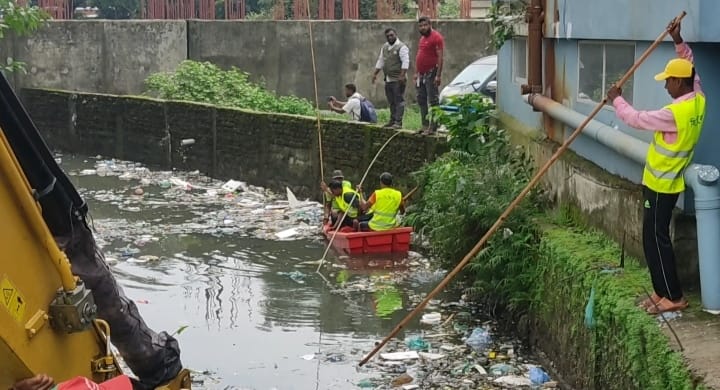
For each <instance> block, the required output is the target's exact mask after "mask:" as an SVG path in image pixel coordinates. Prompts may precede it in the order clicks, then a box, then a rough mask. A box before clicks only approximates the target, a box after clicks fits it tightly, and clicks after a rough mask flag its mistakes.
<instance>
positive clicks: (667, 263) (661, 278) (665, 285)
mask: <svg viewBox="0 0 720 390" xmlns="http://www.w3.org/2000/svg"><path fill="white" fill-rule="evenodd" d="M668 33H669V34H670V36H671V37H672V39H673V41H674V42H675V51H676V52H677V55H678V57H679V58H675V59H673V60H670V62H668V64H667V66H666V67H665V71H664V72H661V73H659V74H657V75H656V76H655V80H658V81H665V89H666V90H667V91H668V94H670V96H671V97H672V98H673V99H674V100H673V102H672V103H670V104H668V105H667V106H665V107H663V108H662V109H660V110H654V111H638V110H635V109H634V108H633V107H632V106H631V105H630V104H629V103H628V102H627V101H625V99H623V97H622V90H620V89H619V88H617V87H615V86H613V87H612V88H610V89H609V90H608V102H612V104H613V106H615V112H616V114H617V116H618V118H620V120H622V121H623V122H625V123H627V124H628V125H629V126H631V127H633V128H636V129H640V130H650V131H654V132H655V134H654V137H653V141H652V142H651V143H650V148H649V149H648V152H647V157H646V159H645V168H644V170H643V179H642V184H643V197H644V200H645V201H644V205H643V207H644V210H643V211H644V213H643V250H644V252H645V261H646V262H647V265H648V269H649V270H650V277H651V279H652V285H653V289H654V290H655V292H654V293H653V294H652V296H650V297H649V298H648V299H646V300H645V301H643V302H642V303H641V307H642V308H643V309H645V310H646V311H647V312H648V313H649V314H658V313H662V312H666V311H676V310H682V309H685V308H686V307H687V306H688V302H687V300H686V299H685V298H684V297H683V292H682V288H681V286H680V281H679V280H678V276H677V266H676V261H675V253H674V251H673V246H672V241H671V239H670V219H671V217H672V211H673V209H674V208H675V204H676V203H677V200H678V197H679V195H680V193H681V192H683V191H684V190H685V181H684V179H683V173H684V171H685V168H686V167H687V166H688V165H689V164H690V161H691V160H692V156H693V150H694V149H695V145H696V144H697V142H698V139H699V138H700V133H701V131H702V126H703V120H704V119H705V95H704V94H703V92H702V89H701V85H700V77H699V76H698V75H697V73H696V72H695V67H694V65H693V54H692V50H690V47H689V46H688V45H687V43H685V42H683V39H682V36H681V35H680V23H675V24H673V23H671V24H670V25H669V26H668Z"/></svg>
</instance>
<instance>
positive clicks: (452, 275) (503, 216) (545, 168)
mask: <svg viewBox="0 0 720 390" xmlns="http://www.w3.org/2000/svg"><path fill="white" fill-rule="evenodd" d="M685 15H686V13H685V11H683V12H682V13H680V15H678V16H676V17H675V19H673V20H672V22H671V24H672V25H675V24H677V23H680V21H681V20H682V18H684V17H685ZM667 34H668V29H666V30H664V31H663V32H662V34H660V36H658V37H657V39H655V42H653V43H652V45H650V47H648V48H647V49H646V50H645V52H644V53H643V54H642V55H641V56H640V58H638V59H637V60H636V61H635V63H634V64H633V65H632V66H631V67H630V69H629V70H628V71H627V72H626V73H625V75H624V76H623V77H622V78H621V79H620V81H618V82H617V83H615V85H616V86H617V87H618V88H620V87H622V85H623V84H625V82H626V81H627V80H628V79H629V78H630V77H632V75H633V73H635V70H637V68H638V67H639V66H640V64H642V63H643V62H644V61H645V59H646V58H647V57H648V56H649V55H650V53H652V52H653V51H654V50H655V48H657V47H658V45H660V43H662V41H663V40H664V39H665V37H666V36H667ZM605 103H607V98H603V100H602V102H600V103H598V105H597V107H595V109H594V110H593V111H592V112H591V113H590V115H588V117H587V118H586V119H585V120H584V121H583V123H581V124H580V126H578V128H577V129H575V131H573V132H572V134H570V136H569V137H568V139H567V140H565V142H563V144H562V145H561V146H560V148H558V150H557V151H556V152H555V154H553V155H552V157H550V159H549V160H548V161H547V162H546V163H545V164H544V165H543V166H542V168H540V170H539V171H538V172H537V173H536V174H535V176H534V177H533V178H532V180H530V182H529V183H528V184H527V185H526V186H525V188H524V189H523V190H522V191H520V194H518V196H517V197H516V198H515V200H513V201H512V203H510V205H509V206H508V207H507V209H505V211H504V212H503V213H502V214H500V217H499V218H498V219H497V221H495V223H494V224H493V225H492V226H491V227H490V229H488V231H487V233H485V235H484V236H482V238H481V239H480V241H478V243H477V244H475V246H474V247H473V248H472V249H471V250H470V252H468V254H467V255H465V257H463V259H462V260H461V261H460V263H458V265H457V266H455V268H453V270H452V271H451V272H450V273H449V274H448V275H447V276H446V277H445V278H444V279H443V280H442V281H441V282H440V284H438V285H437V287H435V288H434V289H433V290H432V291H431V292H430V293H429V294H428V295H427V296H426V297H425V299H423V301H422V302H420V304H418V305H417V307H415V309H413V311H411V312H410V313H408V315H407V316H405V318H403V319H402V320H401V321H400V323H399V324H398V325H397V326H395V328H394V329H393V330H392V332H390V334H389V335H387V336H386V337H385V338H384V339H383V340H382V341H381V342H380V343H379V344H377V345H376V346H375V348H374V349H373V350H372V351H371V352H370V353H369V354H368V355H367V356H365V357H364V358H363V359H362V360H361V361H360V366H362V365H363V364H365V363H367V362H368V360H370V358H372V357H373V356H374V355H375V354H376V353H377V352H378V351H379V350H380V349H381V348H382V347H383V346H385V344H387V342H388V341H390V339H391V338H393V337H395V335H396V334H398V332H400V330H402V329H403V328H404V327H405V325H407V323H408V322H410V320H411V319H412V318H413V317H415V316H416V315H417V314H418V313H419V312H420V311H421V310H423V309H424V308H425V306H426V305H427V304H428V302H430V300H431V299H433V298H434V297H435V295H437V294H438V293H439V292H440V291H442V290H443V289H444V288H445V286H446V285H447V284H448V283H450V281H451V280H453V279H454V278H455V276H457V274H458V273H459V272H460V271H461V270H462V269H463V268H464V267H465V266H466V265H467V263H469V262H470V260H472V259H473V258H474V257H475V256H476V255H477V254H478V253H479V252H480V250H481V249H482V247H483V246H485V244H486V243H487V242H488V240H489V239H490V237H492V235H493V234H494V233H495V232H496V231H497V230H498V229H499V228H500V226H501V225H502V224H503V222H504V221H505V219H506V218H507V217H508V215H510V213H511V212H512V211H513V210H514V209H515V208H516V207H517V206H518V205H519V204H520V202H521V201H522V200H523V199H524V198H525V196H527V194H528V193H529V192H530V190H531V189H532V188H533V187H535V185H537V183H538V182H539V181H540V179H541V178H542V177H543V175H545V173H547V171H548V169H550V166H551V165H552V164H553V163H554V162H555V161H557V160H558V159H559V158H560V156H562V154H563V153H564V152H565V151H566V150H567V149H568V147H569V146H570V144H571V143H572V142H573V141H574V140H575V139H576V138H577V137H578V136H580V134H581V133H582V130H583V129H584V128H585V126H587V124H588V123H590V121H591V120H592V118H594V117H595V115H597V113H598V112H599V111H600V110H601V109H602V107H603V106H604V105H605Z"/></svg>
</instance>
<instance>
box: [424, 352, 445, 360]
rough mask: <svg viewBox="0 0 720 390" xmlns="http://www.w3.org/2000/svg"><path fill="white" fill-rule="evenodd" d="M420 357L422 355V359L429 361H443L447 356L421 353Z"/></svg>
mask: <svg viewBox="0 0 720 390" xmlns="http://www.w3.org/2000/svg"><path fill="white" fill-rule="evenodd" d="M418 355H420V357H421V358H423V359H428V360H438V359H442V358H444V357H445V355H443V354H441V353H431V352H419V353H418Z"/></svg>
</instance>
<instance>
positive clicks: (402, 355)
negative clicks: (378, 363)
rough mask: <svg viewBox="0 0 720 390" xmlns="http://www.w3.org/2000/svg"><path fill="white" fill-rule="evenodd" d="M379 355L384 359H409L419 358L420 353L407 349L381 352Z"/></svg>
mask: <svg viewBox="0 0 720 390" xmlns="http://www.w3.org/2000/svg"><path fill="white" fill-rule="evenodd" d="M380 357H381V358H383V359H385V360H411V359H419V358H420V355H418V353H417V352H415V351H407V352H389V353H381V354H380Z"/></svg>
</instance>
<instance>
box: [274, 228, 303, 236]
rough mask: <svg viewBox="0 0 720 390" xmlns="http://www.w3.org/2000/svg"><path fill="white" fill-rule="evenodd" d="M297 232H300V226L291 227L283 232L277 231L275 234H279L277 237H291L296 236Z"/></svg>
mask: <svg viewBox="0 0 720 390" xmlns="http://www.w3.org/2000/svg"><path fill="white" fill-rule="evenodd" d="M297 234H298V228H290V229H286V230H283V231H281V232H277V233H275V236H277V238H289V237H292V236H295V235H297Z"/></svg>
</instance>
